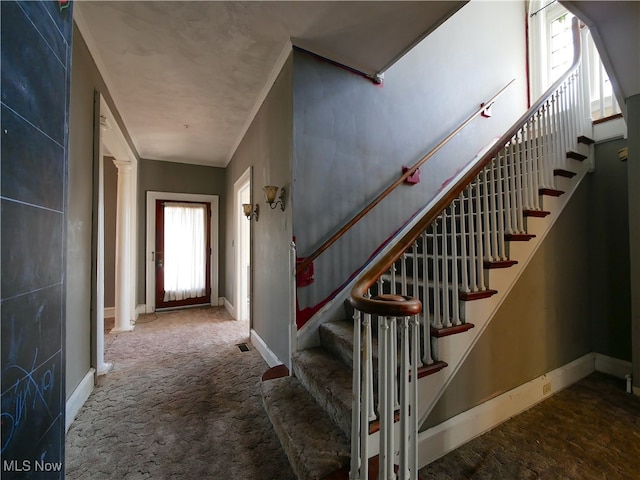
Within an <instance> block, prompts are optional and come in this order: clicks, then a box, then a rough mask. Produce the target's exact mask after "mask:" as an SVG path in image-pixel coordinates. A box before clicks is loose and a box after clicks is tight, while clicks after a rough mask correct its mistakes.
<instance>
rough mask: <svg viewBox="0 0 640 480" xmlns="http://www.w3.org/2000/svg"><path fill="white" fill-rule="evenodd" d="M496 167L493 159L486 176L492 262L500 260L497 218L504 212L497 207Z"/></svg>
mask: <svg viewBox="0 0 640 480" xmlns="http://www.w3.org/2000/svg"><path fill="white" fill-rule="evenodd" d="M495 166H496V159H495V158H492V159H491V161H490V162H489V164H488V165H487V168H485V176H488V177H489V180H488V181H486V179H485V185H486V188H487V191H486V192H485V196H488V197H489V209H488V211H487V213H486V214H485V215H486V216H487V220H486V224H487V229H488V230H489V237H490V238H491V254H490V256H491V259H492V260H498V259H499V258H500V256H499V252H498V233H499V232H498V228H497V227H498V222H497V217H498V216H499V215H502V212H501V211H498V208H497V206H496V201H497V198H496V177H495V171H494V168H495ZM485 201H486V199H485Z"/></svg>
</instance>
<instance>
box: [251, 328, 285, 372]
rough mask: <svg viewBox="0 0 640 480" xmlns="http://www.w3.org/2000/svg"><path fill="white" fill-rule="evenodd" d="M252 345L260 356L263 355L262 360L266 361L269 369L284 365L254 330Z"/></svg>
mask: <svg viewBox="0 0 640 480" xmlns="http://www.w3.org/2000/svg"><path fill="white" fill-rule="evenodd" d="M251 344H252V345H253V346H254V347H256V350H258V352H260V355H262V358H264V361H265V362H267V364H268V365H269V367H275V366H276V365H280V364H282V362H281V361H280V360H279V359H278V357H277V356H276V354H275V353H273V352H272V351H271V350H270V349H269V347H267V344H266V343H264V340H262V338H260V335H258V333H257V332H256V331H255V330H254V329H251Z"/></svg>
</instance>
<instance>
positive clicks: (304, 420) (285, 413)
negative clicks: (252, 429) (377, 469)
mask: <svg viewBox="0 0 640 480" xmlns="http://www.w3.org/2000/svg"><path fill="white" fill-rule="evenodd" d="M260 390H261V393H262V401H263V404H264V407H265V410H266V411H267V413H268V414H269V418H270V419H271V422H272V423H273V427H274V429H275V431H276V433H277V435H278V438H279V439H280V443H281V444H282V447H283V449H284V451H285V453H286V454H287V457H288V458H289V462H290V463H291V466H292V468H293V471H294V472H295V474H296V475H297V477H298V479H299V480H320V479H322V478H324V477H326V476H327V475H329V474H331V473H333V472H335V471H336V470H339V469H341V468H344V467H345V466H347V465H348V464H349V459H350V447H349V441H348V440H347V437H346V436H345V434H344V433H343V432H342V431H341V430H340V428H339V427H338V426H337V425H336V424H335V423H334V422H333V421H332V419H331V418H330V417H329V416H328V415H327V413H326V412H325V411H324V410H323V409H322V408H321V407H320V406H319V405H318V404H317V403H316V401H315V400H314V399H313V397H311V395H310V394H309V392H308V391H307V390H306V389H305V387H304V386H303V385H302V384H301V383H300V382H299V381H298V379H297V378H295V377H283V378H278V379H274V380H268V381H266V382H261V383H260Z"/></svg>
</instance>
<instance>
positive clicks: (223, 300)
mask: <svg viewBox="0 0 640 480" xmlns="http://www.w3.org/2000/svg"><path fill="white" fill-rule="evenodd" d="M226 301H227V299H226V298H224V297H218V304H217V305H218V306H219V307H224V302H226Z"/></svg>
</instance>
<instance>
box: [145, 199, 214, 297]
mask: <svg viewBox="0 0 640 480" xmlns="http://www.w3.org/2000/svg"><path fill="white" fill-rule="evenodd" d="M210 232H211V204H209V203H200V202H175V201H168V200H156V253H155V262H156V308H175V307H185V306H190V305H203V304H209V303H210V302H211V233H210Z"/></svg>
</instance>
